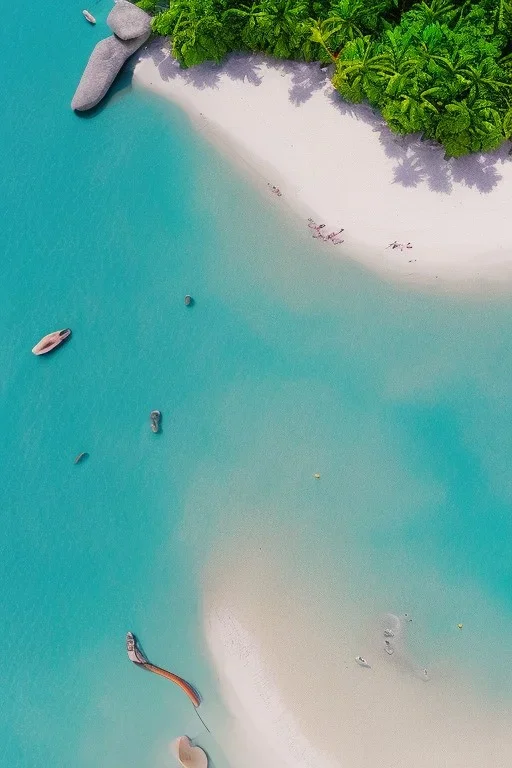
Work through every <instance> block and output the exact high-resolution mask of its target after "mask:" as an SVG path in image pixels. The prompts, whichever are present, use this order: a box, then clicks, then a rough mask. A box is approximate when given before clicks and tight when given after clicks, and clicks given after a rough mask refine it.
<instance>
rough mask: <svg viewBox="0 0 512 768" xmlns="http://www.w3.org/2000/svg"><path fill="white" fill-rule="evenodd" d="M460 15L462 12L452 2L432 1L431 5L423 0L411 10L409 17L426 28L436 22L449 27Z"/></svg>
mask: <svg viewBox="0 0 512 768" xmlns="http://www.w3.org/2000/svg"><path fill="white" fill-rule="evenodd" d="M459 13H460V10H459V9H458V8H456V7H455V5H454V4H453V3H452V1H451V0H430V4H428V3H426V2H425V1H424V0H422V1H421V2H420V3H417V4H416V5H414V6H413V7H412V8H411V10H410V11H409V12H408V14H407V16H408V18H410V19H411V20H413V21H415V22H417V23H419V24H421V26H423V27H426V26H428V25H429V24H434V23H435V22H441V23H444V24H448V25H449V24H450V22H452V21H453V20H454V19H455V18H456V16H457V15H458V14H459Z"/></svg>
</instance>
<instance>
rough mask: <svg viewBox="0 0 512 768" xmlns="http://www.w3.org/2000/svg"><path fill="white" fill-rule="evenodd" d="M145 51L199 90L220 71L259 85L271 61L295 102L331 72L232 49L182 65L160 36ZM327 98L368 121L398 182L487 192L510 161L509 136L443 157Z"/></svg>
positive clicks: (367, 113) (212, 83)
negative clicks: (496, 144) (216, 59)
mask: <svg viewBox="0 0 512 768" xmlns="http://www.w3.org/2000/svg"><path fill="white" fill-rule="evenodd" d="M166 48H167V49H166ZM148 53H149V55H150V56H151V58H152V59H153V61H154V63H155V64H156V66H157V67H158V71H159V73H160V76H161V77H162V78H163V80H167V81H168V80H172V79H174V78H180V79H182V80H184V81H185V82H187V83H191V84H193V85H194V86H195V87H196V88H199V89H201V90H203V89H206V88H217V87H218V85H219V80H220V76H221V75H227V77H229V78H230V79H232V80H238V81H242V82H248V83H252V84H253V85H256V86H258V85H260V84H261V82H262V80H263V78H262V73H261V66H262V65H263V64H266V65H267V66H274V67H275V68H276V69H277V70H278V71H279V72H280V74H281V75H283V76H288V77H289V80H290V88H289V99H290V101H291V102H292V103H293V104H295V105H297V106H299V105H300V104H304V103H305V102H307V101H308V100H309V99H310V98H311V97H312V96H313V95H314V94H315V93H316V92H317V91H320V90H322V89H324V88H325V87H326V86H327V84H328V82H329V80H330V77H331V76H332V67H323V68H322V67H321V66H320V64H319V63H318V62H315V63H305V62H299V61H297V62H296V61H280V60H277V59H275V60H272V59H271V58H270V57H268V56H263V55H261V54H232V55H230V56H228V57H227V58H226V59H225V60H224V61H223V62H222V64H215V63H213V62H206V63H204V64H200V65H198V66H196V67H191V68H190V69H184V68H183V67H181V66H180V65H179V63H178V62H177V61H176V60H175V59H174V58H173V57H172V56H171V55H170V52H169V49H168V46H165V45H163V43H162V40H161V39H157V40H155V41H154V42H153V43H152V44H151V45H150V46H149V50H148ZM328 98H329V99H330V101H331V102H332V104H333V105H334V107H335V108H336V109H337V110H338V112H339V113H340V114H341V115H350V116H351V117H352V118H353V119H355V120H359V121H361V122H364V123H366V124H367V125H370V126H371V127H372V129H373V131H374V133H377V134H378V137H379V142H380V144H381V146H382V148H383V150H384V153H385V155H386V157H388V158H390V159H392V160H393V161H394V170H393V174H394V178H393V181H394V183H395V184H400V185H402V186H403V187H416V186H418V185H419V184H422V183H425V184H427V186H428V188H429V189H430V190H432V191H433V192H439V193H440V194H446V195H449V194H450V193H451V192H452V190H453V188H454V185H458V184H462V185H464V186H466V187H472V188H475V189H477V190H478V191H479V192H481V193H482V194H487V193H489V192H491V191H492V190H493V189H494V188H495V187H496V186H497V185H498V184H499V182H500V181H501V180H502V178H503V176H502V174H501V173H500V170H499V166H500V165H503V164H504V163H508V162H512V158H511V157H510V156H509V150H510V147H511V144H510V142H508V141H507V142H504V144H503V145H502V146H501V147H500V148H499V149H497V150H495V151H494V152H488V153H485V154H481V153H478V154H474V155H467V156H465V157H459V158H451V159H449V160H446V159H445V157H444V150H443V148H442V147H441V146H440V145H439V144H436V143H435V142H433V141H430V140H425V141H423V140H422V138H421V136H420V135H419V134H411V135H408V136H400V135H397V134H394V133H392V132H391V131H390V129H389V128H388V126H387V124H386V123H385V121H384V119H383V118H382V116H381V115H380V114H379V113H378V112H377V111H376V110H374V109H372V108H371V107H370V106H369V105H367V104H350V103H348V102H346V101H344V99H343V98H342V97H341V96H340V95H339V93H338V92H337V91H335V90H334V88H333V89H332V91H331V93H330V94H329V96H328Z"/></svg>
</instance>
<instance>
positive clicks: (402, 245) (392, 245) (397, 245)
mask: <svg viewBox="0 0 512 768" xmlns="http://www.w3.org/2000/svg"><path fill="white" fill-rule="evenodd" d="M386 248H392V249H393V250H395V248H400V250H401V251H403V250H404V248H412V245H411V243H397V241H396V240H395V241H394V242H392V243H390V244H389V245H388V246H386Z"/></svg>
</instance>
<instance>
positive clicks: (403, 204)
mask: <svg viewBox="0 0 512 768" xmlns="http://www.w3.org/2000/svg"><path fill="white" fill-rule="evenodd" d="M134 83H135V85H138V86H142V87H146V88H150V89H152V90H153V91H155V92H157V93H159V94H161V95H163V96H165V97H167V98H168V99H170V100H171V101H173V102H175V103H176V104H178V105H179V106H180V107H182V108H183V109H184V110H185V111H186V112H187V113H188V114H189V116H190V117H191V118H192V120H193V122H194V123H195V125H196V127H197V128H198V129H199V130H201V132H202V133H203V134H204V135H205V136H206V137H208V138H209V139H210V140H211V141H213V142H215V143H216V144H217V145H218V146H221V147H222V148H223V149H224V150H225V151H226V152H227V153H228V154H229V155H230V156H231V157H236V158H237V159H238V160H239V161H241V163H242V164H243V166H244V167H245V168H246V169H248V170H250V171H251V172H252V173H253V174H254V173H256V174H257V175H258V176H259V178H260V181H263V182H264V183H263V184H262V189H264V190H265V193H266V194H269V196H271V197H276V196H274V195H272V185H276V186H277V187H278V188H279V189H280V191H281V192H282V195H281V196H280V197H276V204H279V205H286V204H288V205H290V206H292V207H293V208H294V209H295V210H296V211H297V212H298V213H299V215H300V216H301V218H302V221H303V222H304V225H306V221H307V218H308V216H311V217H312V218H313V219H314V220H315V222H317V223H321V222H322V223H325V224H326V225H327V226H326V231H337V230H338V229H339V228H340V227H344V229H345V231H344V233H343V239H344V243H343V244H341V245H337V246H334V247H335V251H334V250H333V253H334V252H335V253H336V254H338V255H339V256H340V258H341V257H350V258H354V259H357V260H358V261H360V262H362V263H364V264H365V265H367V266H368V267H369V268H371V269H373V270H376V271H379V272H381V273H387V274H389V275H392V276H393V277H394V278H397V279H399V280H401V281H404V282H423V283H424V282H427V283H430V284H433V285H439V284H441V286H443V287H446V286H447V284H448V287H450V289H454V288H456V289H459V290H460V289H463V290H479V289H481V288H482V287H484V286H490V287H491V288H492V290H496V289H497V288H498V287H499V286H502V285H503V283H507V282H508V283H510V281H511V279H512V234H511V232H510V228H509V227H508V216H509V205H510V199H511V198H512V158H511V157H509V154H508V152H509V144H506V145H504V146H503V147H502V148H501V149H500V150H498V151H497V152H494V153H491V154H488V155H473V156H470V157H466V158H460V159H457V160H451V161H449V162H448V161H445V160H444V158H443V151H442V149H440V148H439V147H437V146H436V145H434V144H431V143H430V142H421V141H420V139H419V137H413V138H412V139H410V138H407V139H406V138H401V137H398V136H394V135H393V134H391V132H390V131H389V130H388V129H387V127H386V125H385V124H384V123H383V121H382V119H381V118H380V117H379V116H378V115H376V114H374V113H373V112H372V110H371V109H370V108H368V107H366V106H361V105H359V106H353V105H349V104H346V103H345V102H343V100H342V99H341V98H340V97H339V96H338V94H337V93H336V92H335V91H334V89H333V88H332V86H331V84H330V82H329V79H328V73H327V72H325V71H322V70H321V69H320V68H319V66H318V65H316V64H315V65H309V64H302V63H292V62H286V63H280V62H277V61H274V60H270V59H265V58H264V57H262V56H255V55H253V56H241V55H238V56H232V57H230V58H229V59H228V60H227V61H226V62H225V63H224V64H223V65H221V66H216V65H213V64H205V65H202V66H200V67H195V68H192V69H188V70H184V69H180V68H179V66H178V64H177V63H176V61H174V60H173V59H172V58H171V57H170V56H169V54H168V50H166V49H162V42H161V41H156V42H155V43H153V44H152V45H150V46H149V47H148V49H147V50H146V51H143V52H142V57H141V59H140V61H138V63H137V64H136V67H135V72H134ZM267 184H270V188H269V187H268V186H267ZM395 242H396V243H398V244H399V245H403V246H404V247H403V248H401V247H395V248H393V247H388V246H389V245H390V244H391V243H395ZM407 243H411V245H412V248H410V249H408V248H406V247H405V246H406V245H407ZM318 247H319V248H320V247H323V248H330V249H333V245H332V244H330V243H329V242H322V241H319V242H318Z"/></svg>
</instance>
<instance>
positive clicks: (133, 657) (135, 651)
mask: <svg viewBox="0 0 512 768" xmlns="http://www.w3.org/2000/svg"><path fill="white" fill-rule="evenodd" d="M126 653H127V654H128V658H129V659H130V661H133V663H134V664H143V665H144V664H147V663H148V660H147V658H146V654H145V653H144V651H143V650H142V648H141V647H140V646H139V644H138V642H137V638H136V637H135V635H134V634H133V632H128V633H127V635H126Z"/></svg>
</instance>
